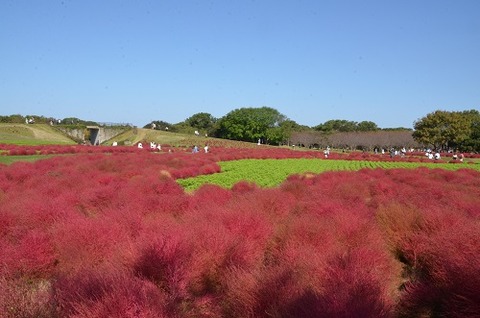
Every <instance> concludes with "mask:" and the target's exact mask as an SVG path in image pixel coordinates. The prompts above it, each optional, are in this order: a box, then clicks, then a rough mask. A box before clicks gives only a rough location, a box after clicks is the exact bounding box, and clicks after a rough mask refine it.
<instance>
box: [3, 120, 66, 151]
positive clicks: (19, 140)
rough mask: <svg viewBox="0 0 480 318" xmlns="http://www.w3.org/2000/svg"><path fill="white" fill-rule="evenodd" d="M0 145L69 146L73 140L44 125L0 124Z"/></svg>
mask: <svg viewBox="0 0 480 318" xmlns="http://www.w3.org/2000/svg"><path fill="white" fill-rule="evenodd" d="M0 143H2V144H15V145H28V146H37V145H71V144H75V142H74V141H73V140H71V139H70V138H68V137H67V136H65V135H64V134H62V133H61V132H59V131H58V130H56V129H54V128H53V127H51V126H49V125H45V124H33V125H26V124H5V123H2V124H0Z"/></svg>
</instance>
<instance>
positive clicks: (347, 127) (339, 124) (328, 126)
mask: <svg viewBox="0 0 480 318" xmlns="http://www.w3.org/2000/svg"><path fill="white" fill-rule="evenodd" d="M314 129H315V130H318V131H323V132H326V133H333V132H352V131H376V130H378V129H379V128H378V126H377V124H375V123H374V122H373V121H361V122H359V123H357V122H356V121H350V120H344V119H332V120H327V121H326V122H324V123H323V124H320V125H317V126H315V127H314Z"/></svg>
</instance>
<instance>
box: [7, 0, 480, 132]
mask: <svg viewBox="0 0 480 318" xmlns="http://www.w3.org/2000/svg"><path fill="white" fill-rule="evenodd" d="M262 106H268V107H272V108H275V109H277V110H278V111H279V112H280V113H282V114H284V115H285V116H287V117H288V118H290V119H292V120H295V121H296V122H297V123H299V124H303V125H307V126H316V125H318V124H320V123H324V122H325V121H327V120H330V119H345V120H351V121H357V122H360V121H364V120H369V121H373V122H375V123H376V124H377V125H378V126H379V127H381V128H391V127H407V128H412V127H413V122H414V121H415V120H417V119H419V118H421V117H423V116H425V115H426V114H428V113H430V112H433V111H435V110H437V109H441V110H447V111H457V110H470V109H479V108H480V1H479V0H402V1H398V0H397V1H394V0H376V1H374V0H362V1H360V0H358V1H357V0H351V1H346V0H291V1H287V0H263V1H262V0H212V1H208V0H199V1H193V0H155V1H133V0H131V1H126V0H118V1H110V0H76V1H68V0H63V1H54V0H50V1H49V0H38V1H37V0H35V1H32V0H0V115H11V114H21V115H29V114H35V115H43V116H52V117H55V118H65V117H78V118H81V119H85V120H93V121H98V122H118V123H131V124H134V125H137V126H143V125H145V124H148V123H149V122H151V121H153V120H164V121H167V122H170V123H177V122H181V121H183V120H185V119H186V118H188V117H190V116H191V115H193V114H195V113H199V112H207V113H210V114H212V115H213V116H214V117H217V118H220V117H222V116H224V115H226V114H227V113H228V112H230V111H232V110H234V109H238V108H242V107H262Z"/></svg>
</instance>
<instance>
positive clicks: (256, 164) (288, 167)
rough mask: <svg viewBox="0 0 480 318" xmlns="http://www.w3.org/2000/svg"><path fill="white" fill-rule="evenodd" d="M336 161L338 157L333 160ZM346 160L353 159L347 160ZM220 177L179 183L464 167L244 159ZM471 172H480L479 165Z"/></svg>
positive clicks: (226, 165)
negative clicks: (333, 172)
mask: <svg viewBox="0 0 480 318" xmlns="http://www.w3.org/2000/svg"><path fill="white" fill-rule="evenodd" d="M334 157H335V156H334ZM345 159H352V158H349V157H347V156H345ZM219 165H220V167H221V171H222V172H221V173H216V174H210V175H200V176H196V177H191V178H187V179H179V180H177V182H178V183H179V184H181V185H182V186H183V187H184V188H185V189H186V190H188V191H191V190H195V189H198V188H199V187H201V186H202V185H204V184H206V183H208V184H215V185H218V186H221V187H225V188H231V187H232V186H234V185H235V184H236V183H237V182H240V181H242V180H243V181H248V182H253V183H256V184H258V185H259V186H262V187H275V186H278V185H279V184H281V183H282V182H283V181H284V180H285V179H287V177H288V176H289V175H292V174H314V173H315V174H317V173H322V172H325V171H332V170H349V171H357V170H361V169H366V168H368V169H398V168H404V169H415V168H418V167H428V168H432V169H433V168H441V169H447V170H458V169H461V168H465V165H453V164H450V163H447V162H445V163H438V162H435V163H434V162H411V161H406V160H403V161H363V160H338V159H337V160H322V159H307V158H302V159H244V160H238V161H225V162H220V163H219ZM468 167H469V168H472V169H475V170H479V171H480V166H479V165H471V166H468Z"/></svg>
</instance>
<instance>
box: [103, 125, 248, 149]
mask: <svg viewBox="0 0 480 318" xmlns="http://www.w3.org/2000/svg"><path fill="white" fill-rule="evenodd" d="M114 141H116V142H117V143H118V144H119V145H135V144H136V143H138V142H142V143H144V146H147V147H148V146H149V145H148V144H147V143H149V142H151V141H154V142H155V143H157V144H161V145H170V146H172V147H192V146H193V145H197V146H199V147H203V146H204V145H206V144H208V145H210V146H221V147H233V148H250V147H256V143H250V142H243V141H235V140H227V139H220V138H212V137H204V136H195V135H193V134H180V133H173V132H167V131H161V130H152V129H144V128H133V129H130V130H128V131H126V132H124V133H121V134H120V135H117V136H115V137H114V138H111V139H110V140H107V141H105V142H104V143H103V144H104V145H111V144H112V143H113V142H114Z"/></svg>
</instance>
